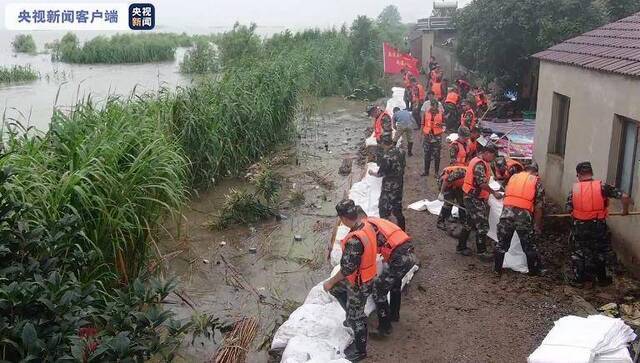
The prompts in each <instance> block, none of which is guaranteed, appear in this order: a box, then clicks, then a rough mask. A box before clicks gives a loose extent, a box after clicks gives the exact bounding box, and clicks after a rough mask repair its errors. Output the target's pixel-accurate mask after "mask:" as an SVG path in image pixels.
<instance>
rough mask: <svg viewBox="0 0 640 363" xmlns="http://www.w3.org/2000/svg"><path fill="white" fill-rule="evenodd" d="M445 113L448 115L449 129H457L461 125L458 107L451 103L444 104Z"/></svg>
mask: <svg viewBox="0 0 640 363" xmlns="http://www.w3.org/2000/svg"><path fill="white" fill-rule="evenodd" d="M444 109H445V113H446V115H447V121H446V124H447V130H457V129H458V127H460V116H458V108H457V106H456V105H454V104H451V103H445V104H444Z"/></svg>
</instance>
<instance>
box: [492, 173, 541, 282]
mask: <svg viewBox="0 0 640 363" xmlns="http://www.w3.org/2000/svg"><path fill="white" fill-rule="evenodd" d="M543 206H544V187H543V186H542V182H541V181H540V178H539V177H538V164H537V163H535V162H532V163H531V164H530V165H527V166H526V167H525V169H524V171H522V172H520V173H517V174H516V175H514V176H513V177H512V178H511V179H510V180H509V183H508V184H507V187H506V192H505V197H504V208H503V209H502V215H501V216H500V222H499V223H498V243H497V245H496V249H495V251H494V271H495V272H496V273H498V274H500V273H502V265H503V263H504V255H505V254H506V253H507V251H509V248H511V239H512V238H513V234H514V232H518V237H519V238H520V244H521V245H522V250H523V251H524V253H525V255H526V256H527V266H528V267H529V274H530V275H538V274H540V255H539V254H538V250H537V248H536V245H535V236H539V235H540V234H541V233H542V211H543Z"/></svg>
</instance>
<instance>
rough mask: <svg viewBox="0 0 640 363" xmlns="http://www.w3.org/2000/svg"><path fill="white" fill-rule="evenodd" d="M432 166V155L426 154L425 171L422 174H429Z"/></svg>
mask: <svg viewBox="0 0 640 363" xmlns="http://www.w3.org/2000/svg"><path fill="white" fill-rule="evenodd" d="M430 168H431V157H430V156H429V155H425V156H424V172H423V173H422V174H420V175H421V176H428V175H429V169H430Z"/></svg>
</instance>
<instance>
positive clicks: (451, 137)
mask: <svg viewBox="0 0 640 363" xmlns="http://www.w3.org/2000/svg"><path fill="white" fill-rule="evenodd" d="M458 138H459V136H458V133H456V132H452V133H450V134H449V135H448V136H447V138H446V140H447V141H448V142H450V143H451V142H454V141H456V140H458Z"/></svg>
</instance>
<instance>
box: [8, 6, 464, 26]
mask: <svg viewBox="0 0 640 363" xmlns="http://www.w3.org/2000/svg"><path fill="white" fill-rule="evenodd" d="M433 1H442V0H316V1H309V0H151V1H149V2H151V3H152V4H154V5H155V7H156V12H157V14H158V15H157V16H158V19H157V22H156V24H158V25H160V26H162V27H166V26H170V27H175V26H177V27H181V28H183V27H188V26H189V25H193V26H197V27H228V26H231V25H233V23H234V22H236V21H239V22H241V23H249V22H255V23H257V24H258V25H259V26H263V27H283V28H293V29H300V28H307V27H321V28H325V27H331V26H340V25H342V24H343V23H345V22H346V23H351V21H352V20H353V19H354V18H355V17H356V16H358V15H367V16H370V17H375V16H377V15H378V14H379V13H380V11H382V9H383V8H384V7H385V6H387V5H390V4H394V5H396V6H398V8H399V10H400V14H401V15H402V20H403V21H404V22H414V21H416V19H419V18H424V17H427V16H429V14H430V13H431V9H432V6H433ZM21 2H24V3H27V2H28V3H38V2H39V3H45V2H47V3H53V2H54V1H51V0H48V1H43V0H40V1H37V0H36V1H19V0H18V1H16V0H13V1H12V0H0V5H1V6H0V12H1V14H0V15H1V17H0V21H2V23H3V25H2V28H3V29H6V28H4V7H5V5H6V4H8V3H21ZM55 2H60V3H65V2H66V3H69V2H82V3H90V2H96V3H97V2H100V3H108V2H116V3H123V2H125V3H130V2H133V0H131V1H113V0H101V1H86V0H85V1H75V0H66V1H64V0H63V1H55ZM139 2H144V1H142V0H140V1H139ZM468 2H470V0H460V1H459V2H458V3H459V4H460V5H464V4H466V3H468Z"/></svg>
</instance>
